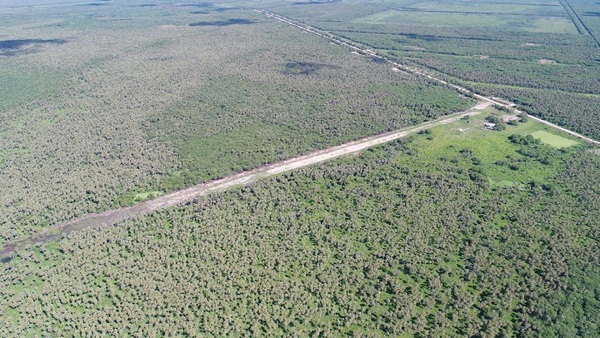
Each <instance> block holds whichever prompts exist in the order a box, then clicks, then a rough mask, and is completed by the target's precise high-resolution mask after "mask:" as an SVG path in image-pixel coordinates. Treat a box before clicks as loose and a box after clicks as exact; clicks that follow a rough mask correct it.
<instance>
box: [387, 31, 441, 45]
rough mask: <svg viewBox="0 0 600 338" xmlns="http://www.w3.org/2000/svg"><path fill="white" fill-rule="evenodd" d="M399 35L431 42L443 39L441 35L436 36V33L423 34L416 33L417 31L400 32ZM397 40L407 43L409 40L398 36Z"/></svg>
mask: <svg viewBox="0 0 600 338" xmlns="http://www.w3.org/2000/svg"><path fill="white" fill-rule="evenodd" d="M398 35H400V36H404V37H406V38H409V39H413V40H423V41H431V42H436V41H440V40H441V39H440V37H439V36H435V35H422V34H415V33H408V34H398ZM396 42H400V43H405V42H407V41H406V40H404V39H402V38H398V39H396Z"/></svg>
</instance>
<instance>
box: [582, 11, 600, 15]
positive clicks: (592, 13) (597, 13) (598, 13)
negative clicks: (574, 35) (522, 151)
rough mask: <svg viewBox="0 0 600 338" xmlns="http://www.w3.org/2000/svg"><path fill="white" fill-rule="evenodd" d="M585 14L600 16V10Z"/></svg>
mask: <svg viewBox="0 0 600 338" xmlns="http://www.w3.org/2000/svg"><path fill="white" fill-rule="evenodd" d="M583 16H600V12H585V13H583Z"/></svg>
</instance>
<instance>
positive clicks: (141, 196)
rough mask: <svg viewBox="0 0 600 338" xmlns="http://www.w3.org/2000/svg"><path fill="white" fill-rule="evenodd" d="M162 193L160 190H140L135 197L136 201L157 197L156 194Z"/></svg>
mask: <svg viewBox="0 0 600 338" xmlns="http://www.w3.org/2000/svg"><path fill="white" fill-rule="evenodd" d="M158 195H160V191H147V192H140V193H137V194H135V195H134V196H133V199H134V200H136V201H145V200H148V199H152V198H156V196H158Z"/></svg>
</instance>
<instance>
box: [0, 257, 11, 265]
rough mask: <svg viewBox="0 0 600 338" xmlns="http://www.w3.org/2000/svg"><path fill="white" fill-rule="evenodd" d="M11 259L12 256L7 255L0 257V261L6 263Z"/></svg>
mask: <svg viewBox="0 0 600 338" xmlns="http://www.w3.org/2000/svg"><path fill="white" fill-rule="evenodd" d="M12 260H13V257H12V256H8V257H4V258H2V259H0V263H2V264H7V263H10V261H12Z"/></svg>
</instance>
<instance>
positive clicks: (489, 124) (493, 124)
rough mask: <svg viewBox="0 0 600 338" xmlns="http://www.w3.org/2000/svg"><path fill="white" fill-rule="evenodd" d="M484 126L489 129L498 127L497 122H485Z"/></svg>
mask: <svg viewBox="0 0 600 338" xmlns="http://www.w3.org/2000/svg"><path fill="white" fill-rule="evenodd" d="M483 127H484V128H485V129H487V130H493V129H494V128H495V127H496V124H495V123H493V122H484V123H483Z"/></svg>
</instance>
